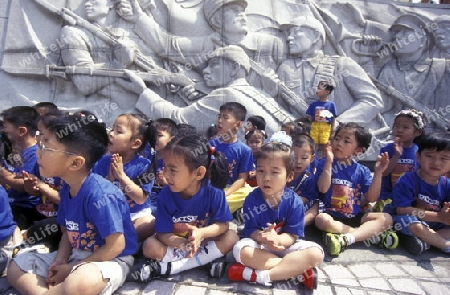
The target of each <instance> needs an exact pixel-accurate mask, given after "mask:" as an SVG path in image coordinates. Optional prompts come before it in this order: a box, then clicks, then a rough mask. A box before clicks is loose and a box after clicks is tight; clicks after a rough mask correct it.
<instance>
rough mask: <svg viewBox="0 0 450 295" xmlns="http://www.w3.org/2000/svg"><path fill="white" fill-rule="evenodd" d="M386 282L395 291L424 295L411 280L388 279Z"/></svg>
mask: <svg viewBox="0 0 450 295" xmlns="http://www.w3.org/2000/svg"><path fill="white" fill-rule="evenodd" d="M388 281H389V283H390V284H391V286H392V287H393V288H394V290H396V291H400V292H406V293H412V294H423V295H425V292H424V291H423V290H422V289H421V288H420V286H419V285H418V284H417V283H416V282H415V281H414V280H413V279H388Z"/></svg>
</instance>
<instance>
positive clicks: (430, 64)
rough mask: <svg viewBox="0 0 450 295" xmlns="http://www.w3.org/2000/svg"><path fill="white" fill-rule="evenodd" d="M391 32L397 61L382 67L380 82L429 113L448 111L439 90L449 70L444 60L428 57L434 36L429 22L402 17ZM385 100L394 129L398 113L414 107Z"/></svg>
mask: <svg viewBox="0 0 450 295" xmlns="http://www.w3.org/2000/svg"><path fill="white" fill-rule="evenodd" d="M389 31H390V33H391V36H392V37H391V38H392V39H391V40H392V42H395V43H392V46H393V47H394V48H395V50H394V52H393V54H394V57H395V58H394V59H392V60H391V61H389V62H387V63H386V64H385V65H384V66H383V68H382V69H381V71H380V74H379V76H378V80H379V82H380V83H381V84H383V85H385V86H390V87H392V88H393V89H394V90H395V91H396V92H398V93H399V94H401V95H403V94H404V95H406V96H408V97H410V98H411V99H412V100H414V101H417V102H420V103H421V104H422V105H423V106H424V107H426V108H428V109H430V110H438V109H439V107H441V106H444V108H445V104H448V103H446V101H447V100H446V97H444V96H443V97H440V95H441V94H443V93H444V92H443V91H441V90H440V89H442V85H441V82H442V81H443V78H444V77H445V76H448V75H449V69H446V65H445V60H444V59H439V58H428V56H429V50H430V45H431V42H432V39H431V38H432V37H431V33H430V30H429V28H427V25H426V23H425V22H424V21H423V20H422V19H420V18H419V17H417V16H415V15H411V14H406V15H401V16H399V17H398V18H397V19H396V20H395V21H394V23H393V24H392V26H391V27H390V29H389ZM445 86H446V87H448V85H445ZM440 93H441V94H440ZM383 98H384V110H383V116H384V118H385V119H386V121H387V122H388V124H390V125H391V126H392V124H393V118H394V115H395V114H396V113H398V112H399V111H400V110H402V109H405V108H411V107H412V105H408V104H406V103H405V102H402V101H400V100H397V99H396V98H394V96H389V95H384V96H383ZM421 111H423V110H421Z"/></svg>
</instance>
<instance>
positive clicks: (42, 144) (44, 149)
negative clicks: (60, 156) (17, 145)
mask: <svg viewBox="0 0 450 295" xmlns="http://www.w3.org/2000/svg"><path fill="white" fill-rule="evenodd" d="M37 146H38V151H49V152H60V153H64V154H68V155H72V156H76V155H77V154H75V153H72V152H67V151H62V150H57V149H52V148H49V147H46V146H45V144H44V143H43V142H42V141H38V142H37Z"/></svg>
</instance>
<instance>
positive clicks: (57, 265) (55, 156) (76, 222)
mask: <svg viewBox="0 0 450 295" xmlns="http://www.w3.org/2000/svg"><path fill="white" fill-rule="evenodd" d="M47 123H48V124H47V125H46V126H45V128H44V129H43V130H40V132H41V134H40V137H39V149H38V152H37V155H38V164H39V170H40V175H41V176H43V177H55V176H59V177H61V179H63V180H64V182H65V184H64V185H63V187H62V188H61V190H60V196H61V201H60V204H59V208H58V223H59V224H60V226H61V229H62V232H63V235H62V238H61V242H60V244H59V249H58V251H56V252H52V253H46V254H40V253H35V252H27V253H24V254H22V255H18V256H17V257H16V258H14V260H13V261H12V262H11V263H10V266H9V268H8V281H9V283H10V284H11V285H12V286H14V287H15V288H16V289H17V290H18V291H19V292H20V293H21V294H30V293H33V294H44V293H47V292H48V291H49V289H51V291H52V292H54V293H55V294H71V293H81V294H87V293H89V294H94V293H96V294H98V293H102V294H112V293H114V291H115V290H116V289H117V288H119V287H120V286H121V285H122V283H123V282H124V280H125V277H126V275H127V274H128V271H129V268H130V267H131V265H132V264H133V256H132V254H134V253H135V252H136V250H137V237H136V232H135V230H134V227H133V224H132V222H131V219H130V210H129V206H128V204H127V203H126V201H125V198H124V196H123V193H122V191H120V189H118V188H117V187H116V186H115V185H114V184H112V183H111V182H109V181H108V180H106V179H104V178H103V177H101V176H100V175H97V174H95V173H92V172H91V171H90V170H91V168H92V167H93V166H94V164H95V162H96V161H97V160H98V159H99V158H100V157H101V156H102V155H103V154H104V153H105V151H106V147H107V144H108V135H107V133H106V130H105V128H104V127H103V125H102V124H101V123H99V122H98V121H92V122H89V121H88V120H83V118H82V117H81V116H79V115H64V116H57V117H55V118H53V119H52V120H49V121H48V122H47ZM80 288H81V289H80Z"/></svg>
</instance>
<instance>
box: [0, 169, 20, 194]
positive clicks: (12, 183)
mask: <svg viewBox="0 0 450 295" xmlns="http://www.w3.org/2000/svg"><path fill="white" fill-rule="evenodd" d="M0 184H2V185H6V186H9V187H11V188H13V189H15V190H16V191H19V192H24V191H25V188H24V181H23V177H22V175H21V174H20V175H19V174H16V173H13V172H9V171H8V169H6V168H5V167H0Z"/></svg>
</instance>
